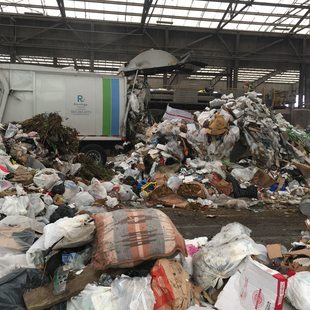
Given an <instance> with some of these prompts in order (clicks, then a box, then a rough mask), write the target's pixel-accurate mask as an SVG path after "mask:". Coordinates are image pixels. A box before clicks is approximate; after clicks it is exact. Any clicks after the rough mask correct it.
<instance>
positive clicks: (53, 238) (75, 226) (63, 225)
mask: <svg viewBox="0 0 310 310" xmlns="http://www.w3.org/2000/svg"><path fill="white" fill-rule="evenodd" d="M89 221H90V218H89V216H88V215H87V214H83V215H77V216H75V217H73V218H67V217H65V218H61V219H59V220H58V221H57V222H55V223H52V224H48V225H46V226H45V227H44V231H43V235H42V236H41V237H40V238H39V239H38V240H37V241H36V242H35V243H34V244H33V245H32V246H31V247H30V249H29V250H28V251H27V253H26V254H27V261H28V262H29V263H34V264H35V265H36V266H40V265H42V264H43V263H44V254H43V253H44V251H45V250H47V249H49V248H51V247H52V246H54V247H55V245H56V243H57V242H58V241H59V240H60V239H62V238H64V239H68V240H70V241H71V242H72V243H73V242H74V241H75V240H80V239H83V235H85V236H86V237H87V238H88V236H87V234H88V233H89V229H88V228H89V227H90V228H91V230H92V231H94V229H95V226H94V224H93V223H89ZM64 239H63V240H64ZM63 240H62V241H63Z"/></svg>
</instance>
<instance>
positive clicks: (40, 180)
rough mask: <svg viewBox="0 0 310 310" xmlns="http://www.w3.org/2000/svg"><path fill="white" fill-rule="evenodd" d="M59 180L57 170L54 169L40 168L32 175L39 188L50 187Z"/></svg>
mask: <svg viewBox="0 0 310 310" xmlns="http://www.w3.org/2000/svg"><path fill="white" fill-rule="evenodd" d="M59 180H60V178H59V176H58V174H57V171H56V170H54V169H50V168H46V169H42V170H40V171H39V172H37V173H36V174H35V176H34V177H33V183H34V184H35V185H36V186H38V187H39V188H45V189H47V190H50V189H52V187H53V186H54V185H55V184H56V182H58V181H59Z"/></svg>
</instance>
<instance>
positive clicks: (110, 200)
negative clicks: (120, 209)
mask: <svg viewBox="0 0 310 310" xmlns="http://www.w3.org/2000/svg"><path fill="white" fill-rule="evenodd" d="M106 205H107V206H108V207H110V208H114V207H116V206H117V205H118V200H117V198H115V197H113V198H112V197H110V196H107V201H106Z"/></svg>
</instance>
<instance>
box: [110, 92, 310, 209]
mask: <svg viewBox="0 0 310 310" xmlns="http://www.w3.org/2000/svg"><path fill="white" fill-rule="evenodd" d="M210 107H211V108H206V109H205V110H204V111H202V112H195V113H193V114H191V113H189V112H187V111H183V110H179V109H174V108H171V107H170V106H168V107H167V110H166V113H165V114H164V116H163V121H162V122H161V123H158V124H154V125H153V126H151V127H148V128H146V129H145V135H144V136H143V137H142V138H141V137H138V138H137V139H136V141H135V145H134V148H135V150H134V151H133V152H132V153H131V154H129V155H126V156H125V155H120V156H118V157H116V158H113V165H114V169H115V171H116V175H115V177H114V179H113V180H112V182H116V183H117V184H119V183H120V182H121V183H122V182H125V183H126V184H128V185H130V186H131V187H132V189H133V191H134V192H135V194H136V195H137V196H138V199H139V198H143V199H144V200H145V201H146V202H147V205H148V206H158V207H159V206H168V207H180V208H188V207H194V206H197V205H198V206H201V207H217V206H227V207H231V208H239V209H240V208H249V207H251V206H254V205H257V204H260V205H261V204H264V205H273V206H281V205H298V204H299V203H300V202H301V200H302V197H303V196H305V195H306V194H307V193H308V192H309V184H310V183H309V180H310V158H309V151H310V136H309V135H308V134H307V133H305V132H304V131H303V130H301V129H298V128H295V127H293V126H292V125H291V124H290V123H288V122H287V121H286V120H285V119H284V118H283V116H282V115H281V114H277V115H274V114H273V112H272V111H270V110H269V109H268V108H267V107H266V106H265V105H264V104H263V103H262V100H261V99H260V98H258V97H257V94H256V93H255V92H251V93H248V94H246V95H245V96H243V97H239V98H237V99H234V98H233V96H232V94H230V95H228V96H226V95H224V96H222V98H221V99H214V100H213V101H211V102H210ZM136 199H137V197H136Z"/></svg>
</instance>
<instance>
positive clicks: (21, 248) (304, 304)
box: [0, 208, 310, 310]
mask: <svg viewBox="0 0 310 310" xmlns="http://www.w3.org/2000/svg"><path fill="white" fill-rule="evenodd" d="M306 223H307V225H308V229H309V228H310V227H309V223H308V222H306ZM250 234H251V230H250V229H248V228H247V227H245V226H243V225H241V224H239V223H230V224H228V225H226V226H224V227H222V229H221V230H220V232H219V233H217V234H216V235H215V236H213V238H212V239H210V240H209V239H208V238H207V237H199V238H195V239H192V240H184V239H183V237H182V236H181V234H180V233H179V232H178V230H177V229H176V228H175V226H174V224H173V223H172V222H171V220H170V219H169V218H168V216H167V215H165V214H164V213H163V212H162V211H160V210H158V209H152V208H148V209H119V210H115V211H112V212H105V213H104V212H101V213H96V214H92V216H89V214H78V213H76V214H75V215H74V216H73V217H71V218H70V217H62V218H59V219H57V220H56V221H55V222H51V223H50V224H47V225H44V223H42V222H39V221H38V220H36V219H33V218H31V217H26V216H20V215H17V216H7V217H6V218H4V219H2V220H1V221H0V235H1V239H0V250H1V254H2V255H1V258H0V266H1V271H0V305H1V308H2V309H28V310H34V309H37V310H40V309H70V310H77V309H83V310H84V309H91V310H93V309H98V310H99V309H109V310H114V309H118V310H128V309H130V310H133V309H139V310H152V309H155V310H157V309H171V310H187V309H189V310H198V309H208V310H210V309H217V310H228V309H230V310H242V309H244V310H250V309H255V308H256V309H279V310H281V309H286V310H294V309H295V310H296V309H297V310H305V309H309V307H310V298H309V294H308V292H309V289H310V249H309V242H310V231H309V230H307V231H306V232H304V233H303V235H302V239H301V240H300V241H299V242H295V243H293V244H292V248H291V249H290V250H287V249H285V247H283V246H282V245H281V244H270V245H267V246H265V245H262V244H258V243H256V242H255V241H254V240H253V239H252V238H251V237H250Z"/></svg>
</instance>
